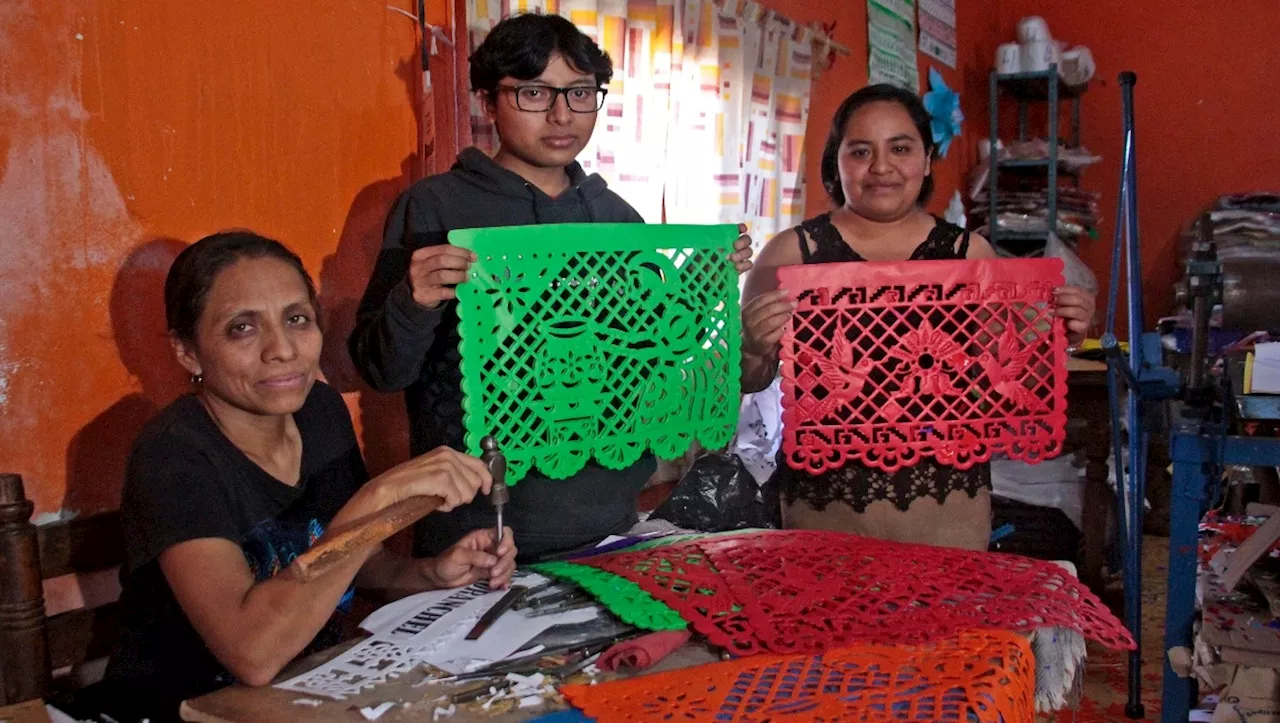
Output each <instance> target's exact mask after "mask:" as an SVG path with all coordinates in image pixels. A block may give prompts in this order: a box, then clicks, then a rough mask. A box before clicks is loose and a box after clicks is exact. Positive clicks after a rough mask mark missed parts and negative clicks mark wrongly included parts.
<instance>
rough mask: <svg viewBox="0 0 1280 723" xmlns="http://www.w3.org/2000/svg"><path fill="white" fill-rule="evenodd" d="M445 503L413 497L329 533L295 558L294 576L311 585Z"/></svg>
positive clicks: (435, 499)
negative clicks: (354, 556) (343, 562)
mask: <svg viewBox="0 0 1280 723" xmlns="http://www.w3.org/2000/svg"><path fill="white" fill-rule="evenodd" d="M442 504H444V498H443V497H435V496H420V497H410V498H409V499H407V500H401V501H399V502H397V503H395V504H394V505H388V506H387V507H384V508H382V509H381V510H378V511H377V512H374V513H372V514H368V515H365V516H364V517H361V518H360V519H358V520H354V521H352V522H350V523H348V524H345V525H343V526H342V527H340V528H338V529H336V530H329V532H328V533H327V534H325V535H324V536H322V537H321V538H320V539H319V540H318V541H317V542H316V544H314V545H312V546H311V549H309V550H307V551H306V552H304V553H302V554H301V555H298V556H297V557H296V558H294V560H293V568H294V575H295V576H296V577H297V578H298V579H299V580H302V581H303V582H310V581H312V580H314V579H316V578H318V577H320V576H321V575H323V574H325V573H326V572H328V571H329V570H331V569H333V567H334V566H335V565H338V564H340V563H342V561H344V560H346V559H347V558H348V557H350V556H351V555H354V554H357V553H360V552H363V551H364V550H366V549H368V548H369V547H372V546H373V545H376V544H378V543H379V542H382V541H383V540H385V539H387V538H388V537H391V536H392V535H394V534H396V533H397V532H399V531H400V530H403V529H404V528H406V527H408V526H409V525H412V524H413V523H415V522H417V521H418V520H420V519H422V518H423V517H426V516H427V515H429V514H431V513H432V512H433V511H435V509H436V508H437V507H439V506H440V505H442Z"/></svg>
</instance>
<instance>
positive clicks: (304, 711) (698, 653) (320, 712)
mask: <svg viewBox="0 0 1280 723" xmlns="http://www.w3.org/2000/svg"><path fill="white" fill-rule="evenodd" d="M354 643H355V641H352V642H350V643H345V644H343V645H339V646H337V647H334V648H331V649H330V650H327V651H324V652H321V653H317V654H316V655H314V656H311V657H309V658H306V659H303V660H300V661H298V662H297V663H295V664H294V665H292V666H290V668H289V670H287V671H286V672H285V673H282V674H281V676H280V678H279V680H286V679H287V678H288V677H290V676H291V675H294V674H297V673H301V672H304V671H306V670H310V669H311V668H314V667H316V666H317V665H320V664H321V663H323V662H325V661H326V660H328V659H330V658H332V657H334V656H336V655H338V654H340V653H341V652H343V651H344V650H346V649H347V648H348V647H349V646H350V645H353V644H354ZM716 660H718V658H717V657H716V656H715V655H714V654H712V653H711V652H710V651H709V650H708V649H707V648H706V646H704V645H697V644H693V643H690V644H688V645H685V646H684V647H683V648H680V649H679V650H677V651H676V652H674V653H672V654H671V655H669V656H667V658H666V659H664V660H662V661H661V662H660V663H658V664H657V665H655V666H653V667H652V668H649V669H647V670H645V671H643V673H644V674H648V673H656V672H660V671H663V670H675V669H678V668H689V667H693V666H697V665H703V664H705V663H711V662H715V661H716ZM424 677H426V676H425V674H424V673H419V672H414V673H409V674H406V675H403V676H401V677H400V678H397V679H395V680H392V681H390V682H388V683H386V684H384V685H380V686H378V687H376V688H373V689H372V690H369V691H366V692H365V693H363V694H361V695H359V696H357V697H353V698H349V699H347V700H343V701H336V700H329V699H327V698H326V699H324V701H325V702H324V703H323V704H322V705H319V706H315V707H312V706H309V705H298V704H296V703H294V702H293V701H295V700H298V699H300V698H308V697H311V696H306V695H303V694H300V693H295V692H293V691H288V690H280V689H278V688H270V687H266V688H250V687H247V686H243V685H233V686H231V687H228V688H223V689H222V690H219V691H215V692H213V693H209V694H208V695H204V696H201V697H199V698H195V699H193V700H189V701H186V702H184V703H183V704H182V719H183V720H185V721H190V723H303V722H304V721H305V722H307V723H362V722H363V721H364V717H363V716H362V715H361V714H360V710H359V709H360V708H361V707H364V706H376V705H378V704H380V703H384V702H386V701H396V702H397V703H401V704H403V703H409V707H407V708H406V707H405V706H404V705H397V706H395V707H394V708H392V709H390V710H388V711H387V712H386V713H384V714H383V715H382V717H381V718H379V719H378V723H408V722H409V721H413V722H414V723H421V721H431V720H432V714H433V712H434V711H435V708H436V705H437V704H439V703H440V702H447V701H437V700H436V699H437V698H439V697H440V696H443V695H448V694H450V693H454V692H458V691H461V690H464V689H466V688H467V686H466V685H459V686H450V685H439V684H434V685H433V684H428V685H423V686H421V687H414V684H415V683H418V682H420V681H421V680H422V679H423V678H424ZM616 677H618V675H617V674H608V673H606V674H602V675H599V676H597V680H601V681H603V680H610V679H614V678H616ZM589 680H590V678H588V677H586V676H582V675H579V676H577V677H574V678H571V681H572V682H583V683H585V682H588V681H589ZM314 699H315V700H320V698H314ZM481 705H482V701H476V702H473V703H467V704H464V705H459V706H458V708H457V711H456V712H455V713H454V715H453V717H451V718H447V719H442V720H447V721H449V722H450V723H478V722H479V721H484V722H485V723H514V722H515V721H527V720H530V719H532V718H538V717H539V716H543V715H547V714H549V713H554V712H556V711H559V710H564V709H566V708H567V707H568V706H567V705H565V704H564V703H562V702H559V701H557V700H548V701H547V702H546V703H544V704H543V705H542V706H540V707H537V708H524V709H510V710H504V708H508V709H509V708H513V707H514V705H515V702H514V701H505V702H503V703H502V704H501V705H495V707H494V708H493V709H491V710H488V711H486V710H483V709H482V708H481ZM498 711H503V712H498Z"/></svg>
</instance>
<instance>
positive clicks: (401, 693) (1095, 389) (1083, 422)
mask: <svg viewBox="0 0 1280 723" xmlns="http://www.w3.org/2000/svg"><path fill="white" fill-rule="evenodd" d="M1106 369H1107V366H1106V364H1103V363H1101V362H1092V361H1084V360H1080V359H1072V360H1071V361H1069V362H1068V363H1067V370H1068V372H1069V376H1068V386H1069V391H1068V396H1067V400H1068V416H1069V417H1070V418H1071V419H1073V420H1077V422H1076V424H1075V425H1074V426H1073V428H1072V429H1071V430H1070V432H1069V434H1068V447H1069V448H1072V447H1073V448H1081V447H1082V448H1083V449H1084V451H1085V455H1086V458H1087V460H1088V463H1087V466H1086V468H1085V490H1084V511H1083V518H1084V529H1083V530H1082V536H1081V538H1082V541H1081V548H1082V549H1081V554H1080V565H1079V576H1080V579H1081V581H1082V582H1084V583H1085V584H1087V585H1088V586H1089V587H1090V588H1091V589H1093V590H1094V591H1095V592H1101V589H1102V585H1103V584H1104V580H1103V579H1102V568H1103V550H1104V545H1105V544H1106V530H1107V516H1108V512H1109V510H1110V508H1111V505H1112V504H1113V500H1112V497H1113V494H1112V491H1111V487H1110V486H1109V485H1108V484H1107V472H1108V468H1107V456H1108V454H1109V453H1110V449H1111V423H1110V413H1109V406H1108V399H1107V374H1106ZM353 642H354V641H353ZM351 644H353V643H348V644H345V645H342V646H338V647H336V648H333V649H331V650H328V651H325V652H322V653H317V654H316V655H314V656H311V657H309V658H306V659H304V660H301V661H298V662H297V663H295V664H294V665H292V666H290V668H289V669H288V670H287V671H286V672H285V673H284V674H282V675H281V677H280V680H285V679H286V678H287V677H290V676H292V675H295V674H297V673H300V672H303V671H306V670H310V669H311V668H314V667H316V666H317V665H320V664H321V663H323V662H325V661H326V660H328V659H329V658H331V657H334V656H336V655H338V654H340V653H341V652H342V651H343V650H345V649H346V647H347V646H349V645H351ZM716 659H717V658H716V657H715V655H714V654H713V653H711V652H710V651H709V650H708V649H707V648H706V647H705V646H703V645H698V644H692V643H691V644H689V645H686V646H685V647H683V648H681V649H680V650H678V651H676V652H675V653H674V654H672V655H671V656H669V657H668V658H667V659H665V660H663V661H662V662H661V663H660V664H659V665H657V666H655V667H654V668H651V669H649V670H646V671H644V672H645V673H652V672H658V671H660V670H672V669H677V668H687V667H693V666H697V665H703V664H706V663H710V662H714V661H715V660H716ZM424 677H425V674H423V673H411V674H408V675H405V676H402V677H401V678H399V679H396V680H394V681H391V682H389V683H387V684H385V685H382V686H379V687H377V688H374V689H373V690H370V691H368V692H366V693H364V694H362V695H360V696H358V697H354V698H351V699H348V700H345V701H331V700H327V699H326V702H324V703H323V704H322V705H320V706H317V707H311V706H307V705H298V704H295V703H294V702H293V701H295V700H297V699H300V698H306V697H308V696H305V695H302V694H299V693H295V692H292V691H287V690H279V689H277V688H270V687H266V688H250V687H246V686H240V685H235V686H231V687H229V688H224V689H223V690H219V691H216V692H214V693H210V694H208V695H205V696H202V697H200V698H195V699H193V700H189V701H187V702H186V703H184V704H183V708H182V717H183V720H186V721H190V722H191V723H300V722H301V721H316V722H319V723H347V722H353V723H358V722H360V721H363V720H364V718H363V716H361V714H360V711H359V709H360V708H361V707H363V706H370V705H373V706H376V705H378V704H379V703H383V702H385V701H397V702H399V703H409V707H407V708H406V707H404V706H403V705H397V706H396V707H394V708H392V709H391V710H389V711H387V712H386V713H385V714H384V715H383V716H382V717H381V718H379V719H378V720H379V722H380V723H406V722H407V721H424V720H425V721H430V720H431V719H432V713H433V712H434V710H435V708H436V705H437V700H436V699H437V698H439V697H440V696H442V695H447V694H449V693H451V692H457V691H458V690H462V689H463V687H462V686H459V687H452V686H448V685H423V686H421V687H414V684H415V683H418V682H420V681H421V680H422V679H423V678H424ZM601 679H603V678H601ZM581 680H582V682H585V680H586V679H585V678H583V679H581ZM575 682H577V679H575ZM503 705H505V706H512V705H514V703H513V702H509V703H504V704H503ZM564 707H565V706H564V704H563V703H559V702H557V701H548V702H547V703H546V704H544V705H543V706H541V707H538V708H525V709H516V710H509V711H506V712H495V711H494V710H489V711H484V710H482V709H481V703H480V702H475V703H469V704H466V705H462V706H459V707H458V710H457V712H456V713H455V714H454V716H453V717H452V718H449V719H447V720H449V721H451V722H453V723H473V722H478V721H485V722H486V723H509V722H513V721H526V720H529V719H532V718H537V717H539V716H542V715H546V714H548V713H553V712H555V711H557V710H562V709H564Z"/></svg>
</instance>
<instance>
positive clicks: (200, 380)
mask: <svg viewBox="0 0 1280 723" xmlns="http://www.w3.org/2000/svg"><path fill="white" fill-rule="evenodd" d="M191 383H192V384H195V385H196V386H199V385H201V384H204V375H203V374H192V375H191Z"/></svg>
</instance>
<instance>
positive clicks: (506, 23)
mask: <svg viewBox="0 0 1280 723" xmlns="http://www.w3.org/2000/svg"><path fill="white" fill-rule="evenodd" d="M553 53H560V54H561V55H562V56H564V59H565V60H566V61H568V63H569V65H570V66H572V67H573V68H574V69H575V70H579V71H581V72H583V73H591V74H592V75H594V76H595V77H596V83H597V84H599V85H600V86H601V87H604V86H605V85H607V84H608V83H609V79H610V78H612V77H613V61H612V60H610V59H609V54H608V53H606V52H604V51H603V50H601V49H600V46H599V45H596V43H595V41H594V40H592V39H591V38H589V37H587V36H586V35H585V34H583V32H582V31H581V30H578V28H577V26H575V25H574V24H573V23H571V22H569V21H568V20H567V19H565V18H562V17H560V16H559V15H543V14H536V13H527V14H523V15H515V16H512V17H509V18H507V19H506V20H503V21H502V22H499V23H498V24H497V25H495V26H493V30H491V31H489V35H488V36H487V37H486V38H485V39H484V42H483V43H481V44H480V47H478V48H476V51H475V52H474V53H472V54H471V59H470V60H471V90H473V91H483V92H484V93H486V94H488V95H490V96H492V95H493V92H494V90H496V89H497V87H498V82H499V81H501V80H502V79H503V78H508V77H510V78H516V79H518V80H533V79H534V78H537V77H538V76H539V75H542V72H543V71H545V70H546V69H547V63H549V62H551V55H552V54H553Z"/></svg>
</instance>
